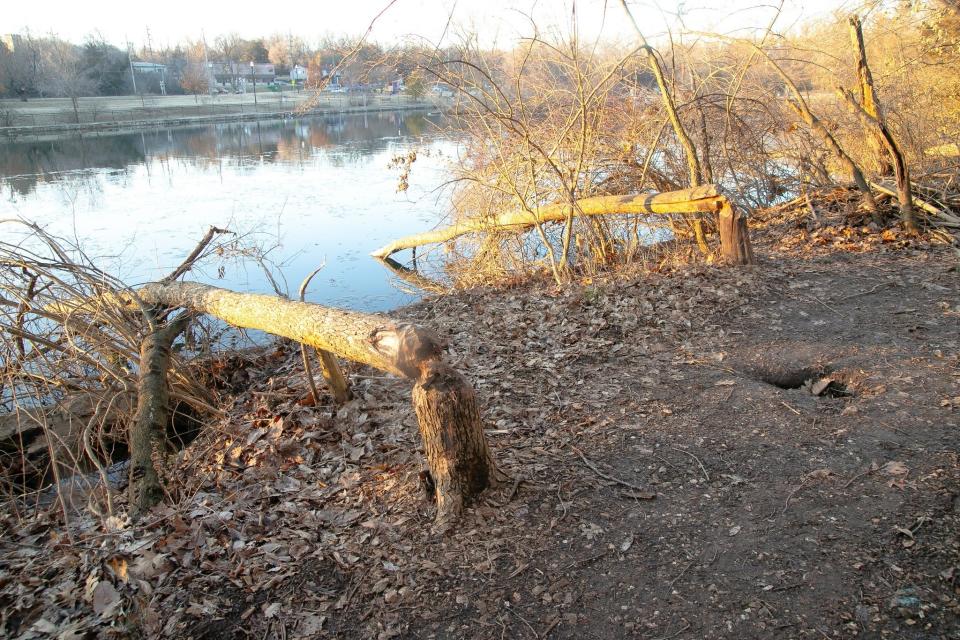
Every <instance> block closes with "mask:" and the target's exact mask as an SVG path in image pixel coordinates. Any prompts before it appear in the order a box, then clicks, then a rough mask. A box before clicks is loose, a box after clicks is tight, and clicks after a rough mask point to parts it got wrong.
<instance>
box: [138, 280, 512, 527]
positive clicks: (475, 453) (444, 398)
mask: <svg viewBox="0 0 960 640" xmlns="http://www.w3.org/2000/svg"><path fill="white" fill-rule="evenodd" d="M138 293H139V296H140V298H141V299H142V300H144V301H146V302H149V303H152V304H162V305H165V306H168V307H186V308H188V309H191V310H193V311H196V312H200V313H207V314H210V315H212V316H215V317H217V318H220V319H221V320H224V321H225V322H228V323H230V324H232V325H234V326H237V327H242V328H247V329H259V330H261V331H266V332H268V333H272V334H274V335H279V336H283V337H286V338H290V339H291V340H296V341H297V342H301V343H303V344H308V345H311V346H313V347H316V348H318V349H322V350H324V351H328V352H330V353H331V354H336V355H338V356H340V357H343V358H347V359H349V360H353V361H355V362H360V363H363V364H367V365H370V366H372V367H375V368H377V369H380V370H381V371H386V372H388V373H394V374H397V375H399V376H402V377H404V378H407V379H409V380H412V381H414V382H415V383H416V384H415V386H414V390H413V404H414V410H415V412H416V414H417V421H418V423H419V425H420V433H421V436H422V437H423V442H424V449H425V451H426V455H427V462H428V464H429V466H430V474H431V476H432V479H433V484H434V486H435V487H436V499H437V507H438V508H437V525H438V526H439V527H440V528H441V529H443V528H446V527H447V526H448V525H449V523H450V522H452V521H453V520H454V519H455V518H456V516H458V515H459V514H460V512H461V510H462V509H463V507H464V506H466V505H469V504H470V503H471V502H472V501H474V500H475V499H476V497H477V496H478V495H479V494H480V493H481V492H482V491H483V490H484V489H486V488H487V487H489V486H491V485H492V484H494V483H495V482H496V480H497V476H498V475H499V472H498V471H497V469H496V466H495V465H494V463H493V459H492V457H491V455H490V450H489V448H488V446H487V442H486V436H485V435H484V433H483V423H482V421H481V419H480V412H479V409H478V408H477V401H476V396H475V394H474V391H473V389H472V388H471V387H470V385H469V384H468V383H467V381H466V380H465V379H464V378H463V377H462V376H460V375H459V374H457V373H456V372H455V371H454V370H453V369H452V368H451V367H450V366H449V365H448V364H447V363H445V362H444V360H443V347H442V342H441V340H440V338H439V337H438V336H436V335H435V334H434V333H433V332H431V331H429V330H427V329H424V328H423V327H419V326H416V325H411V324H395V323H392V322H390V321H389V320H387V319H386V318H383V317H381V316H376V315H371V314H364V313H357V312H353V311H343V310H340V309H332V308H329V307H323V306H320V305H316V304H309V303H305V302H294V301H291V300H286V299H284V298H278V297H274V296H265V295H260V294H252V293H236V292H233V291H227V290H225V289H218V288H216V287H211V286H209V285H204V284H199V283H196V282H168V283H153V284H149V285H146V286H145V287H143V288H142V289H140V290H139V292H138Z"/></svg>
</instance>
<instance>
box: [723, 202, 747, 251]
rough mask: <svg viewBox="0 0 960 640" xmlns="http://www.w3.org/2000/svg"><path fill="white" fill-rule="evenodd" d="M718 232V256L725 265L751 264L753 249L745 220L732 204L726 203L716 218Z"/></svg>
mask: <svg viewBox="0 0 960 640" xmlns="http://www.w3.org/2000/svg"><path fill="white" fill-rule="evenodd" d="M717 227H718V228H719V230H720V255H721V258H722V259H723V261H724V262H726V263H727V264H753V247H752V246H751V245H750V233H749V231H747V218H746V216H743V215H741V214H740V213H739V212H738V211H737V210H736V208H735V207H734V206H733V204H732V203H730V202H726V203H724V205H723V207H722V208H721V209H720V214H719V215H718V217H717Z"/></svg>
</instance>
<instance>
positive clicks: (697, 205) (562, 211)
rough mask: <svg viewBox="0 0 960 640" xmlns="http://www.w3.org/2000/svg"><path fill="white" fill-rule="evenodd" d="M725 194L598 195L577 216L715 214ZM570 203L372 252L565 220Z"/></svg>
mask: <svg viewBox="0 0 960 640" xmlns="http://www.w3.org/2000/svg"><path fill="white" fill-rule="evenodd" d="M723 200H724V198H723V196H721V195H720V193H719V192H718V191H717V188H716V187H715V186H714V185H704V186H701V187H694V188H691V189H683V190H680V191H668V192H666V193H640V194H629V195H620V196H595V197H592V198H583V199H582V200H578V201H577V207H576V210H577V215H578V216H601V215H613V214H625V213H634V214H644V213H645V214H670V213H697V212H704V213H715V212H717V211H719V210H720V207H721V206H722V205H723ZM570 210H571V207H570V205H569V204H561V203H558V204H552V205H547V206H545V207H540V208H539V209H537V210H535V212H534V214H531V213H529V212H527V211H510V212H507V213H503V214H500V215H498V216H496V217H494V218H492V219H487V220H483V219H471V220H466V221H464V222H458V223H456V224H453V225H451V226H449V227H444V228H442V229H436V230H435V231H428V232H426V233H420V234H417V235H413V236H408V237H406V238H401V239H399V240H395V241H394V242H391V243H390V244H388V245H386V246H384V247H381V248H379V249H377V250H376V251H374V252H373V253H371V254H370V255H372V256H374V257H375V258H386V257H388V256H390V255H392V254H394V253H396V252H397V251H402V250H403V249H410V248H413V247H418V246H421V245H425V244H434V243H440V242H447V241H448V240H453V239H454V238H457V237H459V236H462V235H465V234H468V233H474V232H478V231H489V230H491V229H498V230H499V229H523V228H529V227H532V226H534V225H535V224H537V223H538V222H539V223H544V222H562V221H564V220H566V219H567V215H568V214H569V212H570Z"/></svg>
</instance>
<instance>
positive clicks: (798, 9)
mask: <svg viewBox="0 0 960 640" xmlns="http://www.w3.org/2000/svg"><path fill="white" fill-rule="evenodd" d="M628 1H629V4H630V5H631V7H632V8H633V11H634V13H635V15H636V17H637V19H638V21H639V22H640V26H641V28H643V29H644V30H645V31H646V32H647V33H646V34H647V36H648V37H649V38H654V39H655V38H657V36H658V35H659V34H662V33H664V31H665V29H666V24H670V25H671V26H673V27H676V26H677V24H678V18H677V17H676V14H678V13H680V14H682V16H683V20H684V23H685V24H686V25H687V26H688V27H690V28H692V29H697V30H711V31H723V32H730V31H734V30H740V29H745V28H758V27H763V26H765V25H766V23H767V22H768V21H769V19H770V17H771V15H772V14H773V11H774V8H775V6H776V4H777V1H776V0H773V1H771V0H726V1H724V0H720V1H719V2H718V1H717V0H713V1H712V2H711V1H710V0H687V1H680V2H678V1H677V0H674V1H672V2H671V1H670V0H664V1H663V2H656V1H655V0H628ZM764 2H767V3H766V4H764ZM387 3H388V0H346V1H344V0H314V1H313V2H304V3H269V2H266V3H265V2H243V1H240V2H237V1H232V2H215V1H210V2H207V1H204V0H199V1H198V0H166V1H164V2H155V3H146V4H143V3H141V4H134V3H130V2H129V0H91V1H90V2H78V1H77V0H44V1H43V2H41V3H28V2H14V1H13V0H8V1H7V2H5V3H4V4H5V5H7V6H6V7H5V8H4V10H3V12H2V14H3V15H2V17H0V21H2V23H0V33H6V32H14V33H22V32H23V31H24V30H25V29H29V30H30V32H31V33H33V34H36V35H41V34H48V33H51V32H53V33H56V34H58V35H60V36H61V37H64V38H67V39H70V40H73V41H77V42H79V41H81V40H83V39H84V37H85V36H86V35H87V34H89V33H90V32H92V31H97V30H98V31H99V32H100V33H102V34H103V35H104V36H105V37H106V39H107V40H108V41H111V42H113V43H115V44H118V45H121V44H122V43H123V42H124V40H125V39H129V40H131V41H132V42H133V43H134V46H135V47H140V46H141V45H143V44H144V43H145V42H146V30H147V28H148V27H149V29H150V35H151V40H152V42H153V45H154V46H162V45H164V44H168V43H171V44H172V43H174V42H176V41H178V40H181V39H184V38H194V39H195V38H199V37H200V34H201V31H203V32H205V33H206V36H207V38H208V40H209V39H212V38H213V37H215V36H216V35H218V34H222V33H227V32H233V31H236V32H238V33H240V35H242V36H244V37H253V36H265V35H269V34H271V33H275V32H281V33H287V32H290V33H292V34H294V35H298V36H301V37H303V38H305V39H307V40H308V41H309V42H313V41H315V40H316V39H317V38H318V37H320V36H322V35H324V34H354V35H355V34H359V33H361V32H363V31H364V30H365V29H366V27H367V25H368V24H369V22H370V20H371V19H372V18H373V16H374V15H376V14H377V13H378V12H379V11H380V10H381V9H383V7H384V6H386V5H387ZM858 4H859V0H785V3H784V11H783V15H782V17H781V18H780V20H779V21H778V23H777V24H778V27H779V28H780V29H781V30H784V29H787V28H788V27H789V26H790V25H791V24H795V23H796V22H797V21H799V20H803V19H807V18H811V17H817V16H823V15H825V14H828V13H829V12H830V11H833V10H837V9H842V10H844V11H850V10H851V9H853V8H854V7H856V6H857V5H858ZM574 6H576V13H577V19H578V24H579V26H580V30H581V33H582V34H583V36H584V37H589V38H592V37H595V36H596V35H597V34H598V33H601V31H602V33H603V35H604V36H608V37H611V38H626V37H629V35H630V33H631V32H630V31H629V30H628V28H627V22H626V20H625V18H624V15H623V11H622V9H621V7H620V1H619V0H579V1H578V2H576V3H574V2H572V1H571V0H396V2H395V4H394V5H393V6H391V7H390V8H389V9H388V10H387V12H386V13H385V14H384V15H383V17H382V18H380V20H379V21H378V22H377V24H376V25H375V27H374V32H373V34H372V37H373V39H375V40H377V41H380V42H393V41H396V40H398V39H400V38H403V37H406V36H409V35H417V36H422V37H425V38H427V39H429V40H430V41H431V42H436V41H437V40H438V39H439V38H440V37H441V35H442V34H443V33H444V29H445V27H446V25H447V21H448V20H447V19H448V16H449V15H450V13H451V11H452V12H453V20H452V23H451V24H452V26H451V27H450V29H448V30H447V33H448V38H449V37H450V36H451V35H453V34H455V33H456V31H457V29H470V28H473V29H475V30H477V31H478V32H480V33H482V34H483V35H484V37H485V39H486V40H487V42H485V44H490V43H491V42H493V41H494V40H496V42H497V43H498V44H500V45H502V46H507V45H508V44H509V43H510V42H511V41H513V40H515V39H516V38H517V37H518V36H519V35H521V34H527V33H529V28H528V24H529V23H528V22H527V19H526V18H525V17H524V14H531V13H532V14H533V15H534V16H535V18H536V19H537V22H538V24H539V25H541V28H543V27H546V26H549V25H560V26H562V27H566V26H569V24H570V20H571V16H572V13H573V11H572V9H573V7H574Z"/></svg>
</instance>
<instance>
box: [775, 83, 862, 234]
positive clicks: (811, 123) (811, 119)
mask: <svg viewBox="0 0 960 640" xmlns="http://www.w3.org/2000/svg"><path fill="white" fill-rule="evenodd" d="M787 104H788V105H790V107H791V108H792V109H793V110H794V111H795V112H796V113H797V115H798V116H800V119H801V120H803V121H804V122H805V123H806V124H807V126H808V127H810V129H811V131H813V132H814V133H815V134H817V135H818V136H819V137H820V139H821V140H823V142H824V144H826V145H827V148H829V149H830V151H831V152H832V153H833V155H835V156H836V157H837V159H838V160H840V162H841V164H843V165H844V167H846V169H847V171H849V172H850V177H851V178H853V182H854V184H856V185H857V189H858V190H859V191H860V193H862V194H863V203H864V206H866V208H867V210H868V211H869V212H870V213H871V215H873V217H874V218H877V217H878V216H879V211H880V208H879V207H878V206H877V201H876V200H875V199H874V197H873V192H871V191H870V184H869V183H868V182H867V179H866V178H865V177H864V176H863V171H861V170H860V167H858V166H857V163H856V162H854V161H853V158H851V157H850V156H849V155H848V154H847V152H846V151H844V150H843V148H842V147H841V146H840V143H839V142H837V139H836V138H834V137H833V134H832V133H830V130H829V129H827V127H826V125H824V124H823V122H821V121H820V119H819V118H818V117H817V116H815V115H813V113H812V112H811V111H810V109H808V108H807V106H806V104H805V103H803V102H799V101H798V102H791V101H790V100H787Z"/></svg>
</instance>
